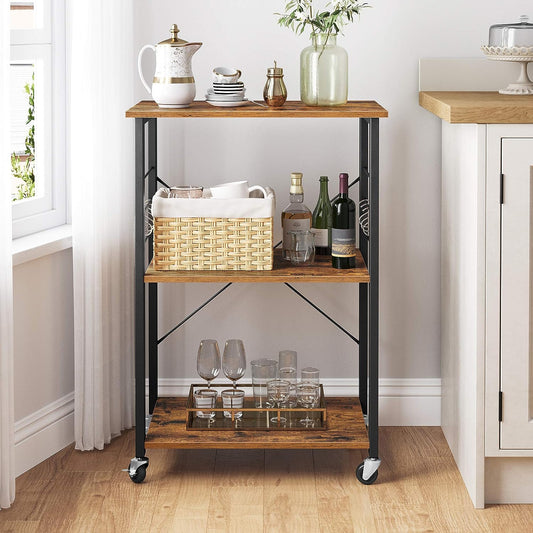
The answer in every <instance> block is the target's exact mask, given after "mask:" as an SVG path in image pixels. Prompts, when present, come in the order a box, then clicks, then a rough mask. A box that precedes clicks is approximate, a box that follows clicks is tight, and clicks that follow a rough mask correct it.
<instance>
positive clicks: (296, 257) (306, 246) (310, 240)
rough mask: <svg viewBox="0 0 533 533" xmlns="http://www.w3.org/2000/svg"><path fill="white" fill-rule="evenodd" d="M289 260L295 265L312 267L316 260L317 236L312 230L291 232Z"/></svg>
mask: <svg viewBox="0 0 533 533" xmlns="http://www.w3.org/2000/svg"><path fill="white" fill-rule="evenodd" d="M287 234H288V236H289V259H290V261H291V263H292V264H293V265H299V266H301V265H310V264H312V263H313V261H314V260H315V234H314V233H313V232H312V231H310V230H305V231H289V232H287Z"/></svg>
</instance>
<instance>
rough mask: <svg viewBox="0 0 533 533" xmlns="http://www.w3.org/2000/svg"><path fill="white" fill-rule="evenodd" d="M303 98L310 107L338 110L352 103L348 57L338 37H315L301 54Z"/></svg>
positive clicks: (320, 35)
mask: <svg viewBox="0 0 533 533" xmlns="http://www.w3.org/2000/svg"><path fill="white" fill-rule="evenodd" d="M300 98H301V100H302V102H304V103H305V104H306V105H311V106H334V105H342V104H345V103H346V102H347V101H348V53H347V52H346V50H345V49H344V48H342V47H341V46H337V37H336V36H335V35H329V36H328V35H327V34H323V33H320V34H314V35H311V45H310V46H308V47H307V48H304V49H303V50H302V53H301V54H300Z"/></svg>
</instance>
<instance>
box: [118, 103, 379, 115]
mask: <svg viewBox="0 0 533 533" xmlns="http://www.w3.org/2000/svg"><path fill="white" fill-rule="evenodd" d="M388 116H389V112H388V111H387V110H386V109H384V108H383V107H381V106H380V105H379V104H378V103H377V102H374V101H370V100H369V101H350V102H348V103H346V104H344V105H340V106H333V107H310V106H306V105H305V104H303V103H302V102H285V105H283V106H282V107H278V108H275V107H261V106H258V105H257V104H252V103H249V104H248V105H245V106H241V107H214V106H212V105H210V104H208V103H207V102H204V101H195V102H193V103H192V104H191V106H190V107H184V108H174V109H169V108H162V107H159V106H158V105H157V104H156V103H155V102H153V101H149V100H143V101H141V102H139V103H138V104H137V105H134V106H133V107H132V108H130V109H128V110H127V111H126V117H128V118H187V117H190V118H202V117H205V118H216V117H220V118H228V117H241V118H269V117H270V118H386V117H388Z"/></svg>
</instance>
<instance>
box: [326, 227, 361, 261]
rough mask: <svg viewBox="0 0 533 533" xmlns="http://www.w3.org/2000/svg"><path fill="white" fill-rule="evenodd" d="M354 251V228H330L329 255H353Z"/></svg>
mask: <svg viewBox="0 0 533 533" xmlns="http://www.w3.org/2000/svg"><path fill="white" fill-rule="evenodd" d="M355 251H356V248H355V228H351V229H337V228H332V229H331V255H332V256H333V257H354V256H355Z"/></svg>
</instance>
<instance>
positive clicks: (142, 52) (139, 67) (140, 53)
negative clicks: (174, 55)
mask: <svg viewBox="0 0 533 533" xmlns="http://www.w3.org/2000/svg"><path fill="white" fill-rule="evenodd" d="M147 48H151V49H152V50H153V51H154V52H155V46H152V45H151V44H147V45H145V46H143V47H142V48H141V51H140V52H139V57H138V58H137V70H138V71H139V77H140V78H141V81H142V83H143V85H144V87H145V88H146V90H147V91H148V94H152V89H150V86H149V85H148V84H147V83H146V80H145V79H144V76H143V70H142V64H141V60H142V56H143V54H144V51H145V50H146V49H147Z"/></svg>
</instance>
